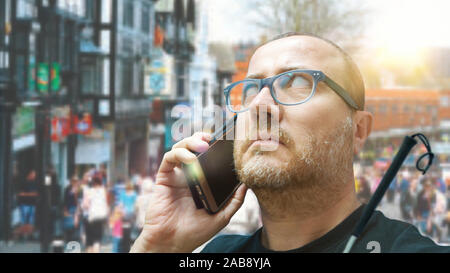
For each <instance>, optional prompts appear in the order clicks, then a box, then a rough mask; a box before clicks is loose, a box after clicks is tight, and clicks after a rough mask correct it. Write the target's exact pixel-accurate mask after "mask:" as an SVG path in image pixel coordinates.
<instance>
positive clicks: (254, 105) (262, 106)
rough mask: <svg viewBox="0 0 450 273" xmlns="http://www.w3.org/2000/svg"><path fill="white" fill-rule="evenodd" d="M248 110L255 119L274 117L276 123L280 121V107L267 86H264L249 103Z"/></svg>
mask: <svg viewBox="0 0 450 273" xmlns="http://www.w3.org/2000/svg"><path fill="white" fill-rule="evenodd" d="M249 109H250V112H253V113H255V114H256V115H257V117H260V116H261V115H267V116H270V117H271V118H274V117H275V118H276V119H277V121H279V120H281V114H282V113H281V112H282V111H280V105H279V104H278V103H277V102H276V101H275V100H274V98H273V97H272V95H271V93H270V89H269V87H268V86H264V87H263V88H262V89H261V91H260V92H259V93H258V95H257V96H256V97H255V98H254V99H253V100H252V102H251V103H250V106H249ZM272 116H273V117H272Z"/></svg>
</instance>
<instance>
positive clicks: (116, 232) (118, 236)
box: [109, 207, 123, 253]
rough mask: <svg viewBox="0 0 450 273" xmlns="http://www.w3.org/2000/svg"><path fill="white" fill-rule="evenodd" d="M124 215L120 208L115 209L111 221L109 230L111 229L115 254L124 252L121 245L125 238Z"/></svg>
mask: <svg viewBox="0 0 450 273" xmlns="http://www.w3.org/2000/svg"><path fill="white" fill-rule="evenodd" d="M122 215H123V213H122V210H121V209H120V207H115V208H114V211H113V213H112V215H111V217H110V219H109V228H110V229H111V237H112V244H113V249H112V252H113V253H120V252H122V251H121V243H122V236H123V226H122Z"/></svg>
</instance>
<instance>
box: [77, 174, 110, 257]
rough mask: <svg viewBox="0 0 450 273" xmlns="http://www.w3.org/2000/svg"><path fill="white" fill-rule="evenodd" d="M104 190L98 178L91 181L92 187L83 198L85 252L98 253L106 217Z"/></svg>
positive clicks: (106, 205)
mask: <svg viewBox="0 0 450 273" xmlns="http://www.w3.org/2000/svg"><path fill="white" fill-rule="evenodd" d="M106 198H107V196H106V189H105V187H104V186H103V182H102V180H101V179H100V177H98V176H94V177H93V179H92V187H91V188H89V189H88V191H87V193H86V194H85V196H84V200H83V202H84V207H85V208H86V209H87V212H88V213H87V223H86V224H87V226H86V248H87V252H90V253H98V252H100V243H101V240H102V237H103V228H104V224H105V221H106V219H107V217H108V204H107V201H106Z"/></svg>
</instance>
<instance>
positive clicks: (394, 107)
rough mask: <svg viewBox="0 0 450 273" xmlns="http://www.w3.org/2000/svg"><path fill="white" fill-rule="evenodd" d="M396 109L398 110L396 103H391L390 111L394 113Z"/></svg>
mask: <svg viewBox="0 0 450 273" xmlns="http://www.w3.org/2000/svg"><path fill="white" fill-rule="evenodd" d="M397 111H398V106H397V104H393V105H392V113H393V114H395V113H397Z"/></svg>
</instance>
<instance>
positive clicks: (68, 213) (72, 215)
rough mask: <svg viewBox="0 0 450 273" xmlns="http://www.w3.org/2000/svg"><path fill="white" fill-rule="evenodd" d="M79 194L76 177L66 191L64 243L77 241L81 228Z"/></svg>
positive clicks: (71, 180) (64, 202)
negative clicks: (79, 228) (78, 231)
mask: <svg viewBox="0 0 450 273" xmlns="http://www.w3.org/2000/svg"><path fill="white" fill-rule="evenodd" d="M79 194H80V185H79V181H78V178H77V177H76V176H74V177H72V178H71V179H70V184H69V185H68V186H67V187H66V188H65V189H64V201H63V214H64V217H63V230H64V241H65V242H70V241H77V240H78V236H77V235H78V234H77V230H78V227H79V206H78V201H79V197H78V196H79Z"/></svg>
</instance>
